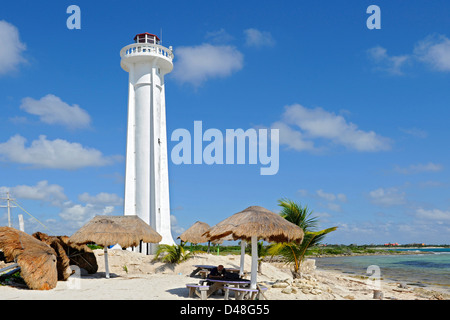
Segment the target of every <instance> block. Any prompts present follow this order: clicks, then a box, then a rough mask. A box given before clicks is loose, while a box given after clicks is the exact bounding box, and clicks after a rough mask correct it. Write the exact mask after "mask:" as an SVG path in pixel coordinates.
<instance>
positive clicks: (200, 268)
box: [190, 264, 241, 279]
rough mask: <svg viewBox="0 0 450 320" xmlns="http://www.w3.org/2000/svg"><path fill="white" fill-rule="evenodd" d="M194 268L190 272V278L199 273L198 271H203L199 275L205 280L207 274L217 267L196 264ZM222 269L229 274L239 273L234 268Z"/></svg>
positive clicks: (238, 270)
mask: <svg viewBox="0 0 450 320" xmlns="http://www.w3.org/2000/svg"><path fill="white" fill-rule="evenodd" d="M194 267H195V268H196V269H195V270H194V271H192V272H191V274H190V276H191V277H193V276H195V275H196V274H197V273H199V272H200V271H205V272H202V273H201V275H202V278H203V279H205V278H206V274H207V273H208V272H210V271H211V270H212V269H214V268H216V267H217V266H211V265H203V264H197V265H194ZM224 269H225V270H226V272H231V273H239V272H240V271H241V270H240V269H236V268H225V267H224Z"/></svg>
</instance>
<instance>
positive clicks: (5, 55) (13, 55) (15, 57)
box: [0, 20, 26, 75]
mask: <svg viewBox="0 0 450 320" xmlns="http://www.w3.org/2000/svg"><path fill="white" fill-rule="evenodd" d="M0 43H1V45H0V75H1V74H6V73H8V72H10V71H14V70H15V69H16V68H17V66H18V65H19V64H21V63H23V62H26V60H25V58H24V57H23V56H22V53H23V51H25V49H26V45H25V44H24V43H22V42H21V41H20V38H19V31H18V29H17V28H16V27H15V26H13V25H12V24H10V23H8V22H6V21H4V20H0Z"/></svg>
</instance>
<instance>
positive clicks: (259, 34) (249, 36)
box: [244, 28, 275, 47]
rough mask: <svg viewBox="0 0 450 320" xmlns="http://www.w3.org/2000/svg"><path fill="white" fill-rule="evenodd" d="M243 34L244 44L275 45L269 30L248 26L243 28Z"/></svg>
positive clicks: (252, 45) (250, 45)
mask: <svg viewBox="0 0 450 320" xmlns="http://www.w3.org/2000/svg"><path fill="white" fill-rule="evenodd" d="M244 34H245V44H246V45H247V46H249V47H271V46H274V45H275V40H274V39H273V37H272V35H271V34H270V32H267V31H259V30H258V29H254V28H250V29H247V30H244Z"/></svg>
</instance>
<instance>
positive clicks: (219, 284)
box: [200, 279, 250, 300]
mask: <svg viewBox="0 0 450 320" xmlns="http://www.w3.org/2000/svg"><path fill="white" fill-rule="evenodd" d="M204 282H212V285H210V287H209V290H208V292H207V297H209V296H211V295H212V294H213V293H214V292H216V291H218V290H221V289H222V290H224V291H225V300H228V290H225V287H226V288H230V287H235V288H241V287H245V286H248V285H249V284H250V281H249V280H227V279H207V280H201V281H200V284H203V283H204Z"/></svg>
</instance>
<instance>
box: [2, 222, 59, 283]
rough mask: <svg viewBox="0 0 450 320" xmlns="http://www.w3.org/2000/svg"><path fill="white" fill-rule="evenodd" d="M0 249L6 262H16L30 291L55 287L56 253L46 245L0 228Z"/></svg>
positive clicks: (11, 230) (12, 229)
mask: <svg viewBox="0 0 450 320" xmlns="http://www.w3.org/2000/svg"><path fill="white" fill-rule="evenodd" d="M0 249H2V251H3V253H4V255H5V258H6V259H7V261H16V262H17V263H18V264H19V266H20V269H21V271H20V274H21V276H22V278H23V280H24V281H25V283H26V284H27V286H28V287H29V288H30V289H33V290H50V289H53V288H55V287H56V284H57V282H58V273H57V270H56V252H55V251H54V250H53V249H52V248H51V247H50V246H49V245H47V244H45V243H44V242H42V241H39V240H37V239H35V238H34V237H32V236H30V235H29V234H26V233H25V232H22V231H19V230H17V229H14V228H10V227H0Z"/></svg>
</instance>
